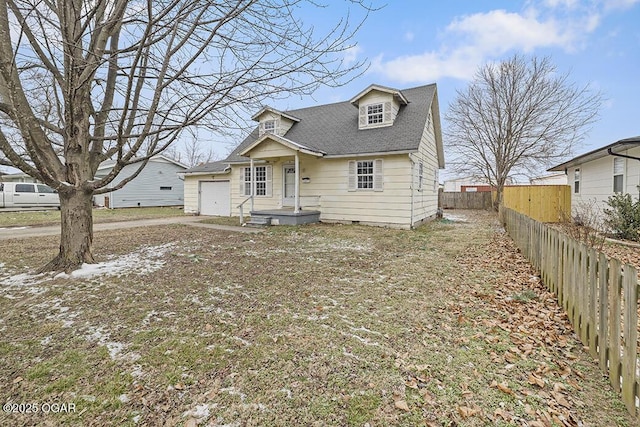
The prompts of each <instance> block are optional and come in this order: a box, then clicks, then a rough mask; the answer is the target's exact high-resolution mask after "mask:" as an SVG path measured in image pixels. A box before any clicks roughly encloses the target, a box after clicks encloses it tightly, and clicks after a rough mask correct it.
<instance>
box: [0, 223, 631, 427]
mask: <svg viewBox="0 0 640 427" xmlns="http://www.w3.org/2000/svg"><path fill="white" fill-rule="evenodd" d="M463 214H464V215H465V216H466V217H467V219H468V221H467V222H459V221H454V222H452V221H446V220H445V221H438V222H433V223H431V224H427V225H426V226H424V227H421V228H420V229H418V230H415V231H399V230H390V229H383V228H371V227H363V226H339V225H312V226H304V227H299V228H294V227H273V228H270V229H269V230H268V231H267V232H265V233H262V234H259V235H245V234H241V233H233V232H226V231H220V230H203V229H202V228H195V227H189V226H187V225H173V226H166V227H155V228H149V229H133V230H123V231H121V232H113V231H110V232H108V233H106V232H105V233H102V232H99V233H96V236H95V255H96V258H97V260H98V261H100V262H103V263H104V264H102V266H103V267H104V269H103V270H101V271H102V272H101V273H100V274H97V275H89V276H87V277H75V278H69V277H51V276H39V277H33V276H32V275H31V273H30V272H32V271H34V270H35V269H36V268H37V267H39V266H41V265H42V264H43V263H45V262H46V261H47V260H48V259H49V258H50V257H52V256H53V255H55V252H56V247H57V244H58V242H57V239H56V238H55V237H48V238H38V239H25V240H22V241H18V240H7V241H2V242H0V254H1V255H0V334H1V336H2V340H0V377H1V378H4V379H5V380H6V381H5V382H4V384H3V387H2V388H1V389H0V402H2V403H3V404H5V403H8V402H13V403H27V404H29V403H35V404H38V405H40V406H39V407H40V408H43V407H44V408H50V406H47V405H49V404H51V403H58V404H73V405H75V412H74V411H70V412H67V413H57V414H55V413H52V412H49V413H43V411H42V410H40V411H39V412H38V413H35V414H33V413H32V414H18V413H6V412H0V425H11V426H20V425H84V426H123V425H141V426H156V425H158V426H160V425H169V426H172V425H184V426H195V425H210V426H238V427H239V426H298V425H300V426H371V427H373V426H486V425H498V426H500V425H502V426H532V427H535V426H551V425H559V426H561V425H569V426H574V425H583V426H594V427H596V426H633V425H637V424H636V423H637V420H635V419H633V418H632V417H630V416H629V415H628V413H627V412H626V410H625V409H624V407H623V405H622V403H621V401H620V399H619V398H618V397H617V396H616V395H615V394H614V393H613V392H612V391H611V388H610V387H609V385H608V381H607V379H606V378H604V377H603V375H602V373H601V372H600V370H599V369H598V367H597V364H596V363H594V362H593V361H591V359H590V358H589V355H588V354H587V353H586V352H585V351H584V349H583V348H582V346H581V344H580V343H579V341H578V340H577V339H576V337H575V336H574V334H573V333H572V332H571V330H570V327H569V325H568V324H567V322H566V317H565V316H564V315H563V314H562V313H561V311H560V310H559V309H558V308H557V306H556V305H555V303H554V302H553V298H552V295H549V294H548V293H547V292H545V289H544V288H543V287H542V286H541V285H540V282H539V280H538V278H537V277H535V276H534V275H533V272H532V271H531V270H530V269H529V267H528V265H527V264H526V262H525V261H524V260H523V259H522V258H521V257H520V256H519V255H518V254H517V252H516V251H515V249H514V247H513V245H512V244H511V243H510V241H509V239H508V237H506V236H505V235H504V233H503V232H502V230H501V229H500V228H499V227H498V226H497V221H496V219H495V218H494V217H493V215H491V214H489V213H472V212H463ZM43 405H44V406H43Z"/></svg>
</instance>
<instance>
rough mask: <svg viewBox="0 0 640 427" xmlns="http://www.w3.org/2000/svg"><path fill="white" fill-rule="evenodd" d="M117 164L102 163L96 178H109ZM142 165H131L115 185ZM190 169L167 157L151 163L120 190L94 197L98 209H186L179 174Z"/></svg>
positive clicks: (161, 157) (114, 182)
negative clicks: (160, 207)
mask: <svg viewBox="0 0 640 427" xmlns="http://www.w3.org/2000/svg"><path fill="white" fill-rule="evenodd" d="M114 164H115V161H114V160H107V161H104V162H102V164H101V165H100V166H99V167H98V170H97V172H96V178H102V177H104V176H106V175H107V174H108V173H109V172H110V171H111V170H112V169H113V166H114ZM138 166H139V164H138V163H134V164H131V165H127V166H125V167H124V168H122V170H121V171H120V173H119V174H118V176H116V178H115V179H114V180H113V181H112V182H111V186H116V185H117V184H118V183H119V182H120V181H122V180H123V179H124V178H126V177H128V176H131V175H132V174H133V173H135V171H136V170H137V168H138ZM185 170H187V166H185V165H183V164H181V163H179V162H177V161H175V160H173V159H171V158H169V157H165V156H163V155H157V156H154V157H152V158H151V159H149V162H148V163H147V165H146V166H145V167H144V169H143V170H142V171H141V172H140V174H139V175H138V176H136V177H135V178H134V179H132V180H131V181H130V182H128V183H127V184H125V186H124V187H123V188H121V189H119V190H114V191H109V192H107V193H103V194H98V195H95V196H94V197H93V202H94V204H95V205H96V206H104V207H107V208H131V207H149V206H183V205H184V185H183V182H182V180H181V179H180V177H179V174H181V173H183V172H184V171H185Z"/></svg>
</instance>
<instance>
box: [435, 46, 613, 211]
mask: <svg viewBox="0 0 640 427" xmlns="http://www.w3.org/2000/svg"><path fill="white" fill-rule="evenodd" d="M601 104H602V96H601V94H600V93H598V92H593V91H592V90H591V89H590V88H589V87H588V86H585V87H580V86H577V85H575V84H572V83H570V82H569V76H568V74H564V75H559V74H557V73H556V67H555V66H554V65H553V64H552V62H551V60H550V59H549V58H546V57H545V58H536V57H532V58H531V59H529V60H527V59H526V58H525V57H523V56H521V55H514V56H513V57H511V58H510V59H508V60H505V61H503V62H501V63H498V64H488V65H484V66H482V67H481V68H480V69H479V71H478V72H477V73H476V76H475V78H474V80H473V81H472V82H471V84H470V85H469V86H468V88H467V89H466V90H465V91H460V90H459V91H457V96H456V98H455V99H454V101H453V102H452V103H451V105H450V106H449V110H448V111H447V113H446V115H445V118H446V120H447V123H448V124H447V130H446V136H447V139H448V144H449V145H450V146H451V147H452V148H451V149H452V151H454V152H455V155H456V157H457V158H456V159H455V160H453V161H452V162H450V164H453V167H454V169H455V170H456V171H457V172H458V173H461V174H467V175H471V176H474V177H476V178H484V179H485V180H486V181H487V182H488V183H489V184H490V185H491V186H493V187H495V188H496V189H497V193H498V196H497V199H496V204H495V206H496V208H497V207H498V206H499V204H500V203H501V201H502V191H503V188H504V186H505V183H506V182H507V178H508V177H509V176H510V175H511V174H512V173H514V174H515V173H521V174H526V175H529V176H531V175H532V174H534V173H536V171H539V170H540V169H541V168H545V169H546V167H549V166H550V165H551V164H554V163H557V162H558V161H559V160H561V159H565V158H566V157H567V156H569V155H570V154H571V153H572V151H573V149H574V147H575V145H576V144H577V143H579V142H580V141H581V140H582V139H583V138H584V136H585V134H586V131H587V130H588V128H589V125H591V124H592V123H594V122H595V120H596V117H597V113H598V110H599V108H600V105H601Z"/></svg>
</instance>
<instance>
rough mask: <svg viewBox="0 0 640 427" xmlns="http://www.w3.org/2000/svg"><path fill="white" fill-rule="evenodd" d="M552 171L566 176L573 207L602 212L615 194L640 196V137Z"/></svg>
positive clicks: (625, 140)
mask: <svg viewBox="0 0 640 427" xmlns="http://www.w3.org/2000/svg"><path fill="white" fill-rule="evenodd" d="M549 171H553V172H560V171H561V172H564V174H565V175H566V176H567V179H568V183H569V185H570V186H571V206H572V207H573V208H574V209H576V208H578V207H579V206H580V205H581V204H593V203H594V202H595V204H596V206H597V207H598V208H600V209H602V208H603V207H605V206H606V205H605V202H606V201H607V199H608V198H609V197H610V196H612V195H613V194H615V193H629V194H631V196H633V198H634V199H637V198H638V197H639V194H640V136H637V137H633V138H627V139H621V140H620V141H616V142H614V143H613V144H609V145H607V146H605V147H602V148H598V149H597V150H593V151H590V152H588V153H586V154H583V155H581V156H578V157H576V158H574V159H571V160H569V161H567V162H564V163H562V164H560V165H558V166H554V167H552V168H551V169H549Z"/></svg>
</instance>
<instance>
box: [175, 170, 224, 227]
mask: <svg viewBox="0 0 640 427" xmlns="http://www.w3.org/2000/svg"><path fill="white" fill-rule="evenodd" d="M230 172H231V169H230V168H229V166H228V164H227V163H222V162H214V163H207V164H204V165H198V166H195V167H193V168H191V169H187V170H186V171H185V172H184V213H186V214H195V215H211V216H231V214H232V212H231V185H230Z"/></svg>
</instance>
